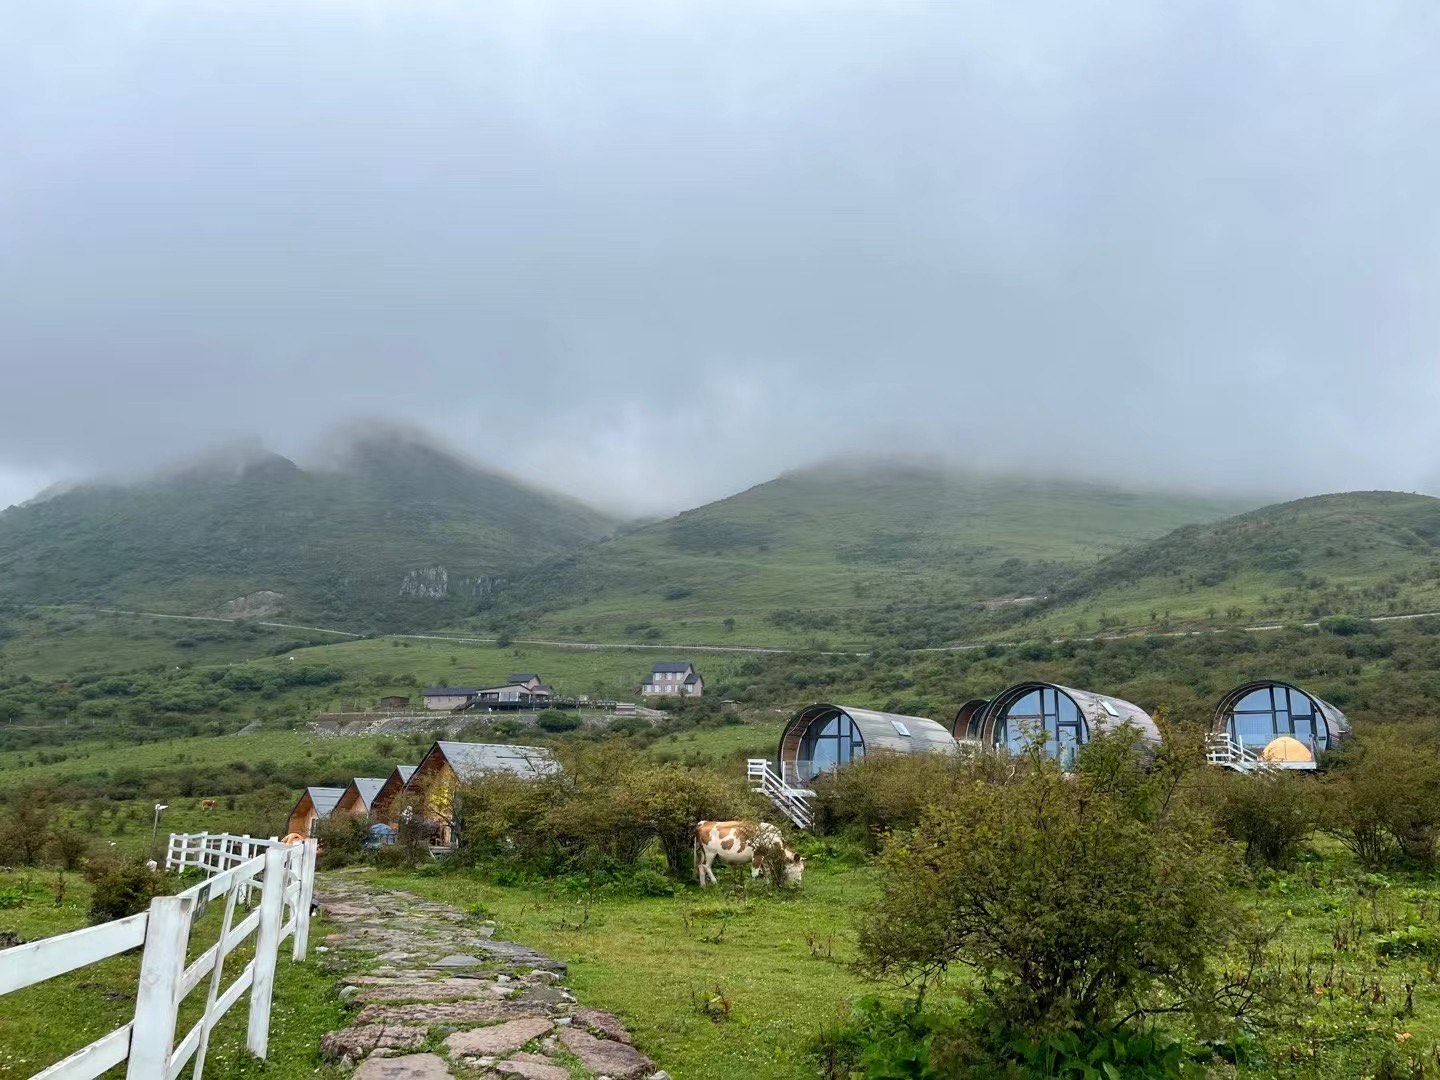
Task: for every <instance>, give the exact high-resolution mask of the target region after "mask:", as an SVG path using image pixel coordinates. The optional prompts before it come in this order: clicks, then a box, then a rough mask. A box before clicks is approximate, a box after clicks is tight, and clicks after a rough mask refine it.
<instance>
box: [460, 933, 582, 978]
mask: <svg viewBox="0 0 1440 1080" xmlns="http://www.w3.org/2000/svg"><path fill="white" fill-rule="evenodd" d="M481 947H482V948H483V949H484V951H485V953H486V954H487V955H489V956H491V957H494V958H495V959H497V960H504V961H505V962H506V963H509V964H514V965H516V966H517V967H528V968H537V969H538V970H540V971H553V972H555V974H556V975H560V976H562V977H563V976H564V975H566V974H567V973H568V972H569V970H570V969H569V968H567V967H566V966H565V963H564V962H563V961H561V960H555V959H552V958H551V957H548V956H546V955H545V954H544V953H538V952H536V951H535V950H534V949H531V948H528V947H527V946H525V945H517V944H516V943H515V942H513V941H494V940H491V941H486V942H483V943H481Z"/></svg>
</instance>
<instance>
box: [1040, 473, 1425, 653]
mask: <svg viewBox="0 0 1440 1080" xmlns="http://www.w3.org/2000/svg"><path fill="white" fill-rule="evenodd" d="M1435 610H1440V499H1434V498H1431V497H1430V496H1428V495H1411V494H1405V493H1403V492H1396V491H1355V492H1348V493H1345V494H1339V495H1317V496H1314V497H1312V498H1308V499H1300V500H1298V501H1295V502H1287V503H1280V504H1277V505H1274V506H1266V507H1263V508H1261V509H1259V510H1254V511H1252V512H1250V513H1246V514H1241V515H1239V516H1238V517H1232V518H1226V519H1225V520H1222V521H1216V522H1211V523H1209V524H1202V525H1191V526H1186V527H1184V528H1180V529H1177V530H1175V531H1174V532H1172V533H1170V534H1169V535H1168V536H1164V537H1161V538H1160V539H1158V540H1154V541H1152V542H1150V543H1147V544H1143V545H1140V546H1137V547H1134V548H1130V549H1128V550H1125V551H1121V552H1119V553H1117V554H1114V555H1111V556H1109V557H1108V558H1106V559H1104V560H1102V561H1101V562H1100V563H1099V564H1098V565H1096V566H1095V567H1093V568H1092V569H1090V570H1088V571H1086V572H1085V573H1083V574H1080V575H1079V576H1077V577H1076V578H1075V579H1073V580H1072V581H1070V582H1068V583H1067V584H1066V585H1065V586H1064V587H1063V588H1061V589H1060V590H1058V591H1057V593H1056V594H1055V596H1053V597H1052V598H1051V600H1050V601H1049V602H1048V603H1047V604H1045V605H1041V606H1039V607H1038V608H1036V609H1035V610H1033V611H1031V612H1028V613H1026V614H1027V616H1028V617H1027V618H1026V619H1025V621H1024V622H1025V625H1026V627H1027V629H1033V630H1037V631H1044V632H1045V633H1073V632H1076V631H1082V632H1083V631H1094V630H1134V629H1144V628H1150V627H1156V628H1159V629H1162V630H1163V629H1169V628H1171V627H1176V628H1181V629H1183V628H1193V627H1197V626H1199V627H1204V626H1209V625H1253V624H1262V623H1264V624H1268V623H1274V622H1303V621H1310V620H1314V619H1319V618H1323V617H1325V616H1328V615H1337V614H1339V615H1365V616H1372V615H1390V614H1403V613H1412V612H1419V611H1435Z"/></svg>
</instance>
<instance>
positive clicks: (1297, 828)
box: [1212, 772, 1319, 868]
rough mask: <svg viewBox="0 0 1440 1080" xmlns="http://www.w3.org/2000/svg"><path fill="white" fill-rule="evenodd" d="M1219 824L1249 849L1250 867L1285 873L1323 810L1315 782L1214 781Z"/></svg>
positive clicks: (1283, 776) (1280, 776)
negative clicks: (1318, 804)
mask: <svg viewBox="0 0 1440 1080" xmlns="http://www.w3.org/2000/svg"><path fill="white" fill-rule="evenodd" d="M1212 782H1213V784H1214V786H1215V788H1216V789H1217V790H1216V791H1215V792H1214V794H1215V795H1216V796H1218V799H1217V802H1216V805H1215V822H1216V824H1217V825H1219V826H1220V828H1221V829H1223V830H1224V831H1225V834H1226V835H1227V836H1229V837H1230V838H1231V839H1232V840H1235V841H1238V842H1239V843H1242V844H1244V845H1245V861H1246V862H1247V863H1252V864H1253V863H1263V864H1265V865H1266V866H1273V867H1277V868H1278V867H1286V866H1289V865H1290V864H1291V863H1292V862H1293V861H1294V858H1295V853H1296V851H1297V850H1298V849H1299V847H1300V844H1301V842H1302V841H1304V839H1305V837H1306V836H1308V835H1309V834H1310V832H1311V830H1312V829H1314V828H1315V825H1316V819H1317V816H1318V813H1319V808H1318V806H1317V805H1316V798H1315V788H1314V786H1313V781H1312V778H1310V777H1302V776H1298V775H1296V774H1295V773H1290V772H1279V773H1273V774H1257V775H1242V774H1240V773H1230V772H1225V773H1221V774H1219V775H1216V776H1214V777H1213V780H1212Z"/></svg>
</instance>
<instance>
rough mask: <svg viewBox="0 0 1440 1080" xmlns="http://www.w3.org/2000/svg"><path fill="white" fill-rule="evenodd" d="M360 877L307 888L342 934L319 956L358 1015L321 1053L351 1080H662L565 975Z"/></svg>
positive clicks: (460, 918)
mask: <svg viewBox="0 0 1440 1080" xmlns="http://www.w3.org/2000/svg"><path fill="white" fill-rule="evenodd" d="M368 876H369V875H368V873H367V872H365V871H363V870H341V871H337V872H335V873H329V874H321V875H319V876H318V877H317V878H316V881H315V899H316V902H317V903H318V904H319V905H320V907H321V909H322V910H323V911H324V912H325V914H326V915H327V916H328V917H329V918H330V919H332V920H333V921H334V922H336V923H339V924H340V926H341V927H342V929H341V931H340V932H339V933H335V934H331V935H330V936H329V937H328V938H326V939H325V940H324V942H321V943H319V946H320V949H324V950H325V952H324V953H323V954H322V955H323V956H324V957H325V960H326V962H327V963H328V964H330V966H331V967H332V968H333V969H334V970H336V971H338V972H339V973H340V978H341V981H342V982H343V984H344V988H343V989H342V990H341V992H340V995H341V997H342V998H344V999H345V1000H346V1001H348V1002H350V1003H351V1004H352V1005H354V1006H355V1007H356V1010H355V1012H354V1013H353V1015H352V1016H351V1018H350V1026H349V1027H346V1028H342V1029H341V1030H339V1031H332V1032H330V1033H329V1034H327V1035H325V1036H324V1038H322V1039H321V1040H320V1051H321V1053H322V1054H323V1055H324V1056H325V1057H326V1058H328V1059H331V1060H335V1061H339V1062H340V1063H341V1064H344V1065H349V1066H358V1067H356V1068H355V1072H354V1074H353V1077H352V1080H460V1078H466V1080H470V1078H479V1077H487V1078H497V1080H498V1078H501V1077H504V1078H506V1080H513V1078H516V1077H519V1078H521V1080H579V1078H585V1077H607V1078H609V1080H639V1078H648V1080H669V1077H668V1076H667V1075H666V1074H665V1073H664V1072H660V1071H658V1070H657V1069H656V1068H655V1063H654V1062H653V1061H651V1060H650V1059H649V1058H647V1057H646V1056H645V1055H644V1054H642V1053H640V1051H639V1050H636V1049H635V1047H634V1046H632V1045H630V1044H631V1039H630V1033H629V1032H628V1031H626V1030H625V1025H624V1024H623V1023H622V1022H621V1021H620V1018H619V1017H617V1016H614V1015H613V1014H611V1013H607V1012H601V1011H600V1010H598V1009H587V1008H584V1007H583V1006H581V1005H580V1004H579V1003H578V1002H577V1001H576V1000H575V996H574V995H573V994H571V993H570V991H569V990H567V989H566V988H565V977H566V969H565V965H564V964H563V963H561V962H560V961H558V960H552V959H551V958H550V957H548V956H545V955H543V954H541V953H538V952H535V951H534V950H533V949H529V948H526V947H525V946H524V945H517V944H515V943H513V942H509V941H497V940H495V938H494V937H493V936H492V935H493V934H494V932H495V924H494V923H493V922H487V921H482V920H479V919H476V918H473V917H471V916H469V915H466V914H465V913H464V912H461V911H458V910H456V909H455V908H453V907H451V906H449V905H448V904H439V903H435V902H434V901H431V900H423V899H421V898H420V897H418V896H413V895H411V894H410V893H403V892H391V891H387V890H381V889H377V888H376V887H375V886H373V885H371V884H370V883H369V882H368V880H367V878H368ZM316 951H317V952H318V951H319V949H317V950H316Z"/></svg>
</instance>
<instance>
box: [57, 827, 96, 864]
mask: <svg viewBox="0 0 1440 1080" xmlns="http://www.w3.org/2000/svg"><path fill="white" fill-rule="evenodd" d="M89 851H90V838H89V837H88V836H86V835H85V834H84V833H83V832H80V831H79V830H78V829H55V830H54V831H53V832H51V833H50V857H51V858H52V859H54V860H55V862H56V863H57V864H58V865H59V866H60V868H61V869H62V870H74V869H76V868H77V867H79V866H80V864H81V863H82V862H84V861H85V856H86V855H87V854H88V853H89Z"/></svg>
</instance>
